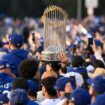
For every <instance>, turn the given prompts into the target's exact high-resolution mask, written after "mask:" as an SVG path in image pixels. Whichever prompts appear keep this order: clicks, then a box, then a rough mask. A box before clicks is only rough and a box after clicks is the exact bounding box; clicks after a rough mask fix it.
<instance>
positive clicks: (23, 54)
mask: <svg viewBox="0 0 105 105" xmlns="http://www.w3.org/2000/svg"><path fill="white" fill-rule="evenodd" d="M27 55H28V52H27V51H26V50H24V49H14V50H11V52H9V53H8V54H6V55H4V56H3V60H7V61H8V62H9V64H10V69H11V71H12V73H13V74H15V75H16V76H18V75H19V73H18V66H19V64H20V63H21V62H22V61H23V60H25V59H26V58H27Z"/></svg>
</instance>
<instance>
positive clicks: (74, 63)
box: [72, 55, 84, 67]
mask: <svg viewBox="0 0 105 105" xmlns="http://www.w3.org/2000/svg"><path fill="white" fill-rule="evenodd" d="M83 63H84V59H83V58H82V57H81V56H78V55H76V56H73V59H72V66H73V67H80V66H82V65H83Z"/></svg>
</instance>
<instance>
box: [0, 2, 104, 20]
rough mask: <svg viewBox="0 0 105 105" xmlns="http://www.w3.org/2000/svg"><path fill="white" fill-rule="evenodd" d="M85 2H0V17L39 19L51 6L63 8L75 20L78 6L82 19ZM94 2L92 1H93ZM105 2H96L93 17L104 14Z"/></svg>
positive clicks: (84, 12) (84, 13) (84, 14)
mask: <svg viewBox="0 0 105 105" xmlns="http://www.w3.org/2000/svg"><path fill="white" fill-rule="evenodd" d="M85 1H86V0H0V16H2V15H5V16H14V17H20V18H23V17H25V16H28V17H35V18H38V17H41V16H42V14H43V11H44V9H45V8H46V7H47V6H49V5H52V4H55V5H58V6H60V7H62V8H64V9H65V10H66V11H67V12H68V14H69V17H70V18H72V17H73V18H76V17H77V12H78V8H77V7H78V4H80V5H81V16H82V18H83V17H85V16H86V15H87V10H86V7H85ZM93 1H94V0H93ZM104 10H105V0H99V1H98V8H96V9H95V15H97V16H99V15H102V14H105V11H104Z"/></svg>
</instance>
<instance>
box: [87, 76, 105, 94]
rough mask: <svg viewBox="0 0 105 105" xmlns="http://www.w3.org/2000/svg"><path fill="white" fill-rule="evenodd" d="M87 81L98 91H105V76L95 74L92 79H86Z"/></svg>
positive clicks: (99, 92) (100, 92)
mask: <svg viewBox="0 0 105 105" xmlns="http://www.w3.org/2000/svg"><path fill="white" fill-rule="evenodd" d="M87 83H88V84H89V85H91V86H92V87H93V89H94V90H95V91H96V92H97V93H98V94H102V93H105V76H97V77H95V78H94V79H88V80H87Z"/></svg>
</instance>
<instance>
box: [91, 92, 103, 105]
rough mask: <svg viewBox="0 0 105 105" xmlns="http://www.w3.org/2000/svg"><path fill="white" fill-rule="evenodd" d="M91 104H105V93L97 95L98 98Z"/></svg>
mask: <svg viewBox="0 0 105 105" xmlns="http://www.w3.org/2000/svg"><path fill="white" fill-rule="evenodd" d="M91 105H105V94H102V95H99V96H97V97H96V100H95V101H94V103H93V104H91Z"/></svg>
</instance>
